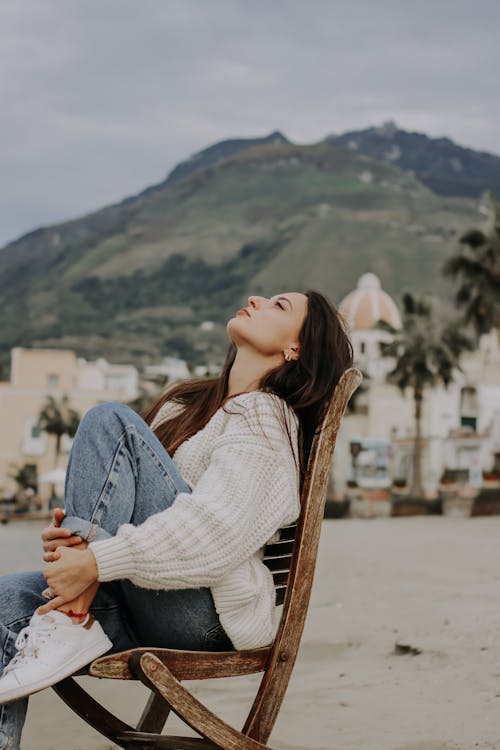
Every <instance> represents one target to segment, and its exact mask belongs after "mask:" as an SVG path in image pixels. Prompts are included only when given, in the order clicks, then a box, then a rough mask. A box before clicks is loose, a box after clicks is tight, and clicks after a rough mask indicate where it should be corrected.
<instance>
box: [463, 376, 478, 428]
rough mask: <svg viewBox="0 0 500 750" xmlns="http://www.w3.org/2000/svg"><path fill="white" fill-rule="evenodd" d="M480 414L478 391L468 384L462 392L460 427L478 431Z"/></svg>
mask: <svg viewBox="0 0 500 750" xmlns="http://www.w3.org/2000/svg"><path fill="white" fill-rule="evenodd" d="M477 416H478V401H477V391H476V389H475V388H474V386H470V385H466V386H464V388H462V391H461V393H460V427H463V428H464V429H466V430H470V431H471V432H476V429H477Z"/></svg>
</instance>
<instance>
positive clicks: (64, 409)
mask: <svg viewBox="0 0 500 750" xmlns="http://www.w3.org/2000/svg"><path fill="white" fill-rule="evenodd" d="M79 423H80V415H79V414H78V412H77V411H75V410H74V409H73V408H72V407H71V406H70V405H69V399H68V397H67V396H66V395H64V396H63V397H62V398H61V400H60V401H56V399H55V398H54V397H53V396H48V397H47V401H46V402H45V404H44V405H43V407H42V410H41V411H40V414H39V415H38V423H37V426H38V428H39V429H40V430H44V432H47V433H48V434H49V435H55V438H56V449H55V463H54V467H55V468H57V464H58V463H59V456H60V454H61V439H62V436H63V435H68V436H69V437H73V436H74V435H75V433H76V431H77V429H78V425H79Z"/></svg>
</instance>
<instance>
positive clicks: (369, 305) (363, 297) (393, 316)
mask: <svg viewBox="0 0 500 750" xmlns="http://www.w3.org/2000/svg"><path fill="white" fill-rule="evenodd" d="M339 311H340V313H341V314H342V315H343V317H344V318H345V320H346V321H347V323H348V325H349V327H350V329H351V330H352V331H353V330H356V329H369V328H373V326H374V325H375V324H376V323H377V321H379V320H385V322H386V323H389V325H391V326H392V327H393V328H401V315H400V314H399V310H398V308H397V306H396V303H395V302H394V300H393V299H392V297H390V296H389V295H388V294H387V292H384V290H383V289H382V286H381V284H380V279H379V278H378V276H375V274H374V273H365V274H363V276H361V278H360V279H359V281H358V285H357V288H356V289H355V290H354V291H353V292H350V293H349V294H348V295H347V297H344V299H343V300H342V302H341V303H340V305H339Z"/></svg>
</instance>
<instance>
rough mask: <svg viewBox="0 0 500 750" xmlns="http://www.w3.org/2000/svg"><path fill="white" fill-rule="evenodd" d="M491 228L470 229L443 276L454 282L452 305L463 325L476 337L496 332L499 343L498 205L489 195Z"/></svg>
mask: <svg viewBox="0 0 500 750" xmlns="http://www.w3.org/2000/svg"><path fill="white" fill-rule="evenodd" d="M489 197H490V201H491V207H492V218H493V225H492V227H491V230H490V231H489V233H485V232H483V231H482V230H480V229H470V230H469V231H468V232H465V234H464V235H462V237H461V238H460V244H461V245H462V247H461V248H460V249H459V252H458V253H457V254H456V255H454V256H452V257H451V258H449V259H448V260H447V261H446V263H445V264H444V266H443V273H444V275H445V276H451V277H453V278H454V279H456V280H457V281H458V284H459V287H458V290H457V293H456V297H455V302H456V305H457V307H458V308H462V309H463V312H464V323H465V324H466V325H469V324H471V325H472V326H473V327H474V329H475V331H476V333H477V334H478V335H480V334H482V333H488V332H489V331H491V329H492V328H496V330H497V336H498V337H499V340H500V204H499V203H498V201H496V200H495V198H494V196H493V194H491V193H490V194H489Z"/></svg>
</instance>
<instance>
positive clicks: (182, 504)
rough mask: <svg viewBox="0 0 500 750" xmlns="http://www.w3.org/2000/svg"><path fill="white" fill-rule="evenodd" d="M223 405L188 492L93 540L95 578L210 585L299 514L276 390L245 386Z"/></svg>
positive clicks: (154, 586)
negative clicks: (206, 457)
mask: <svg viewBox="0 0 500 750" xmlns="http://www.w3.org/2000/svg"><path fill="white" fill-rule="evenodd" d="M227 409H228V411H229V412H230V414H229V417H228V419H227V423H226V426H225V429H224V431H223V432H222V434H220V435H219V436H218V437H217V438H216V439H215V440H214V443H213V446H212V449H211V453H210V461H209V465H208V467H207V469H206V470H205V472H204V473H203V474H202V476H201V478H200V480H199V481H198V482H197V484H196V486H195V487H194V489H193V492H192V493H191V494H189V493H180V494H179V495H177V497H176V499H175V502H174V503H173V505H172V506H171V507H169V508H167V509H166V510H164V511H161V512H160V513H157V514H155V515H153V516H150V517H149V518H148V519H147V520H146V521H145V522H144V523H143V524H141V525H140V526H133V525H131V524H125V525H123V526H121V527H120V528H119V529H118V532H117V534H116V536H115V537H112V538H110V539H105V540H100V541H97V542H93V543H91V544H90V549H91V550H92V552H93V553H94V556H95V558H96V561H97V566H98V571H99V580H100V581H110V580H114V579H121V578H128V579H130V580H131V581H132V582H133V583H135V584H136V585H138V586H141V587H143V588H152V589H160V588H161V589H163V588H169V589H176V588H178V589H181V588H198V587H204V586H207V587H210V586H213V585H214V584H216V582H217V581H218V580H220V579H221V578H222V577H223V576H224V575H225V574H226V573H228V572H229V571H231V570H233V569H235V568H236V567H237V566H238V565H240V564H241V563H242V562H243V561H245V560H247V559H248V558H249V557H250V556H251V555H253V554H254V553H255V552H257V550H259V549H260V548H261V547H263V546H264V545H265V544H266V542H267V541H268V540H269V539H270V538H271V536H272V535H273V534H274V533H275V532H276V530H277V529H279V528H280V527H281V526H284V525H287V524H288V523H292V522H293V521H294V520H295V519H296V518H297V516H298V513H299V497H298V472H297V469H296V464H295V461H294V456H293V453H292V450H291V447H290V442H289V440H288V437H287V435H286V433H285V431H284V429H283V426H282V423H281V420H280V418H279V414H278V413H277V409H276V399H275V397H273V396H270V395H269V394H265V393H262V392H253V393H247V394H244V395H243V396H241V397H237V398H236V399H233V400H232V401H230V402H229V405H228V407H227ZM292 422H293V423H292V424H290V422H289V426H290V427H291V429H290V433H291V437H292V441H293V440H294V439H296V424H295V422H294V421H293V420H292Z"/></svg>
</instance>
